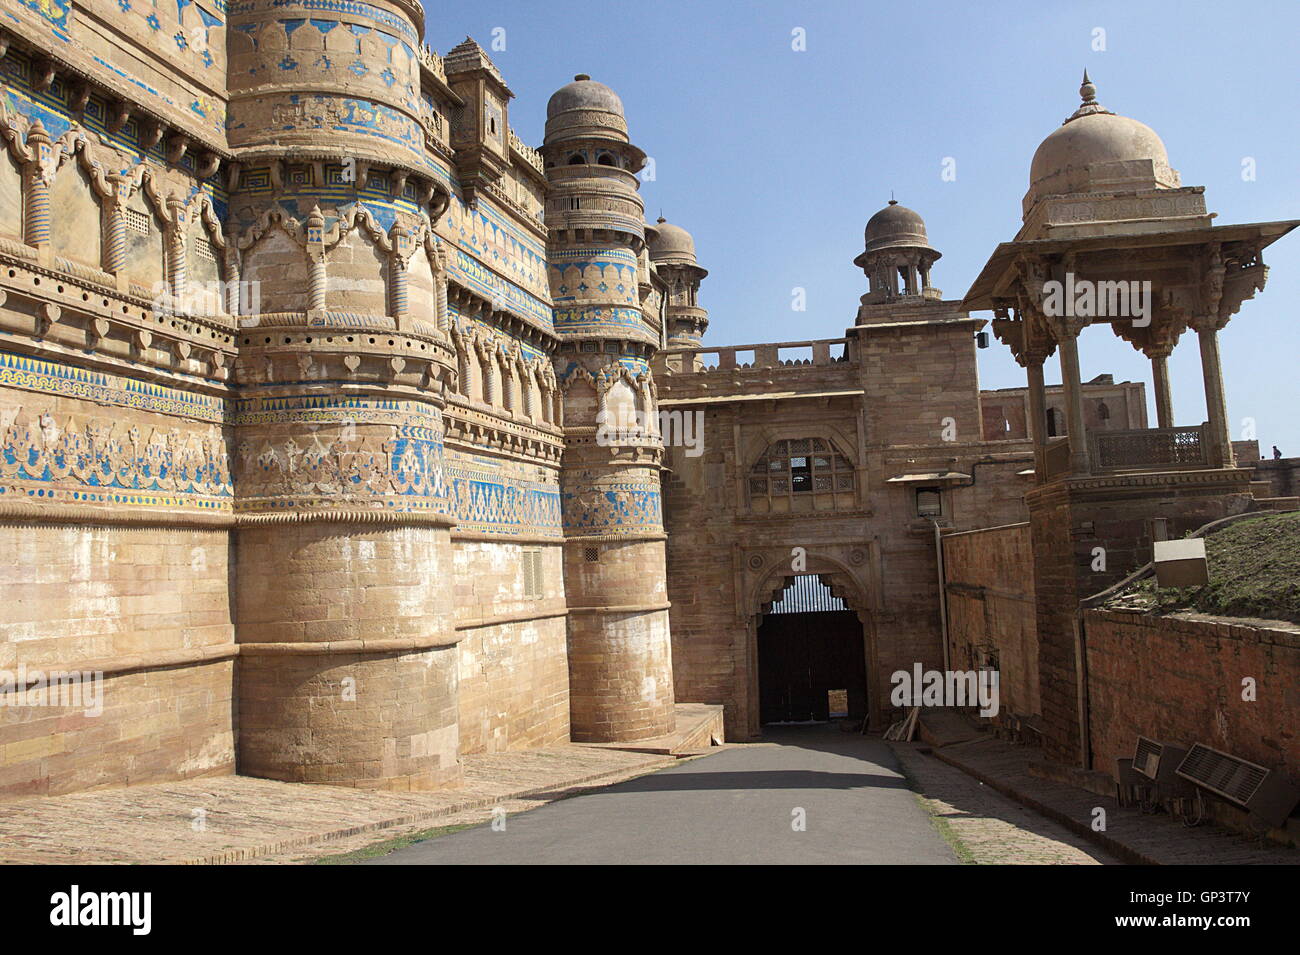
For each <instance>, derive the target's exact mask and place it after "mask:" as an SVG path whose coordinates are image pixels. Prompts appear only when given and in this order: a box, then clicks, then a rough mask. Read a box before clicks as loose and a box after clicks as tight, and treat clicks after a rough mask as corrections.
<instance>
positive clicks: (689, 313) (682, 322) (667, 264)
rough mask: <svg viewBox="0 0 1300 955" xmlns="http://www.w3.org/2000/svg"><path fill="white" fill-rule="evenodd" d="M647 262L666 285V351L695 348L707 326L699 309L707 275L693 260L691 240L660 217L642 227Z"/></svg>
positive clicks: (693, 246) (705, 319)
mask: <svg viewBox="0 0 1300 955" xmlns="http://www.w3.org/2000/svg"><path fill="white" fill-rule="evenodd" d="M646 241H647V242H648V243H649V245H650V261H651V262H653V263H654V264H655V269H656V270H657V271H658V273H659V276H660V277H661V278H662V279H663V280H664V284H665V285H667V286H668V301H667V304H666V307H665V310H664V312H665V316H664V323H665V324H666V325H667V329H666V334H667V342H668V347H669V348H695V347H697V346H698V345H699V344H700V341H701V339H703V337H704V332H705V331H706V330H707V329H708V327H709V313H708V311H707V310H706V309H703V308H700V305H699V301H698V298H699V292H700V282H701V281H702V280H703V279H704V278H705V277H707V276H708V274H709V273H708V272H707V271H706V270H704V269H702V268H700V266H699V263H698V262H696V260H695V240H694V239H693V238H692V237H691V234H690V233H689V232H687V231H686V230H685V229H683V228H682V227H681V226H676V225H673V224H672V223H671V222H669V221H668V220H667V219H665V218H663V217H662V216H660V217H659V219H658V221H657V222H656V223H655V224H654V225H652V226H647V227H646Z"/></svg>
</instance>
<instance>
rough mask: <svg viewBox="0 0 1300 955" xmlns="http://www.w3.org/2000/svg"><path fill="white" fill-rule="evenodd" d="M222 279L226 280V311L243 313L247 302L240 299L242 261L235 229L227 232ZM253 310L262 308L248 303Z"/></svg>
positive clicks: (233, 313) (236, 313) (234, 313)
mask: <svg viewBox="0 0 1300 955" xmlns="http://www.w3.org/2000/svg"><path fill="white" fill-rule="evenodd" d="M221 277H222V279H223V280H224V281H225V283H226V284H225V292H226V311H227V312H228V313H230V314H231V315H241V314H243V306H244V304H245V303H243V302H241V301H240V296H239V290H240V285H239V282H240V262H239V243H238V241H237V235H236V233H235V231H234V229H231V230H230V231H229V232H227V233H226V248H225V254H224V255H223V256H222V276H221ZM247 304H248V305H249V308H250V310H251V311H253V312H257V311H260V309H258V308H256V307H254V306H253V303H251V302H249V303H247Z"/></svg>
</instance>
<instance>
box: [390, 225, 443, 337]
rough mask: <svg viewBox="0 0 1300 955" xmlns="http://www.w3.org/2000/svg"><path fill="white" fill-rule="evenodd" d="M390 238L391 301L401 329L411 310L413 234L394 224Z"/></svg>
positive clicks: (395, 318)
mask: <svg viewBox="0 0 1300 955" xmlns="http://www.w3.org/2000/svg"><path fill="white" fill-rule="evenodd" d="M389 238H390V240H391V241H392V244H393V251H392V252H391V253H389V255H390V258H389V264H388V275H389V303H390V305H391V307H392V309H393V319H394V321H395V322H396V324H397V327H398V329H399V330H400V329H405V327H406V317H407V313H408V312H409V310H410V307H409V304H408V302H409V300H410V293H409V291H408V274H407V263H408V262H409V260H410V255H411V246H412V245H413V241H412V237H411V234H410V233H409V232H407V231H406V230H405V229H403V228H402V227H401V226H400V225H394V226H393V229H392V231H391V232H390V233H389ZM435 320H436V318H435ZM439 327H441V326H439Z"/></svg>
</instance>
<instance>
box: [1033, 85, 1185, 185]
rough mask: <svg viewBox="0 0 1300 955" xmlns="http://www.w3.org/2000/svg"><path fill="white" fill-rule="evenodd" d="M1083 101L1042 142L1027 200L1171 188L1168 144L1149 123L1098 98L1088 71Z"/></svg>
mask: <svg viewBox="0 0 1300 955" xmlns="http://www.w3.org/2000/svg"><path fill="white" fill-rule="evenodd" d="M1079 95H1080V96H1081V97H1082V100H1083V102H1082V103H1081V105H1080V106H1079V108H1078V109H1077V110H1076V111H1075V112H1074V114H1073V115H1072V116H1070V118H1069V119H1067V120H1066V121H1065V122H1064V123H1063V124H1062V125H1061V126H1060V128H1058V129H1056V130H1054V131H1053V132H1052V133H1051V135H1049V136H1048V137H1047V138H1046V139H1044V140H1043V142H1042V144H1041V145H1040V146H1039V147H1038V150H1037V151H1036V152H1035V153H1034V159H1033V162H1032V163H1031V164H1030V167H1029V193H1028V194H1027V195H1026V196H1025V201H1026V204H1027V205H1028V204H1031V203H1032V201H1033V200H1035V199H1037V198H1039V197H1041V196H1048V195H1068V194H1070V193H1080V192H1123V191H1135V190H1137V189H1143V188H1146V189H1160V188H1172V187H1176V186H1178V185H1179V180H1178V173H1176V172H1174V170H1173V169H1172V168H1170V165H1169V154H1168V153H1167V152H1166V151H1165V144H1164V143H1163V142H1162V141H1161V139H1160V137H1159V136H1158V135H1156V132H1155V130H1153V129H1152V128H1151V127H1150V126H1147V125H1146V124H1145V123H1141V122H1138V121H1137V120H1136V119H1130V118H1129V117H1127V116H1119V115H1117V114H1116V113H1112V112H1111V111H1110V110H1108V109H1106V108H1105V107H1103V106H1101V104H1099V103H1098V102H1097V99H1096V97H1097V88H1096V86H1094V85H1093V83H1092V81H1091V80H1089V79H1088V74H1087V73H1086V72H1085V73H1084V74H1083V85H1082V86H1081V87H1080V88H1079Z"/></svg>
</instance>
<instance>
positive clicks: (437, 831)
mask: <svg viewBox="0 0 1300 955" xmlns="http://www.w3.org/2000/svg"><path fill="white" fill-rule="evenodd" d="M478 825H483V823H478V822H470V823H464V824H463V825H459V826H436V827H434V828H433V829H421V830H419V831H418V832H412V833H408V834H407V835H404V836H397V837H395V838H393V839H385V840H384V841H383V842H376V843H375V844H374V845H372V846H366V847H365V848H363V849H353V850H352V851H351V852H340V853H338V854H337V855H332V856H321V857H319V858H317V859H313V860H312V861H311V864H312V865H351V864H352V863H353V862H361V861H362V860H364V859H376V858H378V857H379V856H386V855H388V854H389V853H390V852H396V851H397V850H398V849H405V848H406V847H407V846H413V845H415V844H416V843H417V842H427V841H429V840H430V839H436V838H438V837H439V836H445V835H449V834H450V833H453V832H460V831H461V830H462V829H473V828H474V827H475V826H478Z"/></svg>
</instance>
